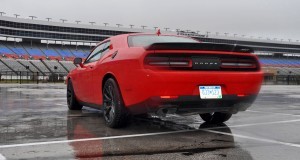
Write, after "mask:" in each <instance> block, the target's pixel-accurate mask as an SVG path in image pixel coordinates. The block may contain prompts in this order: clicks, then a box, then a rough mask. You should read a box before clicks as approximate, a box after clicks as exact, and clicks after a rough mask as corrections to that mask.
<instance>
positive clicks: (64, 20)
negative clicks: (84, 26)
mask: <svg viewBox="0 0 300 160" xmlns="http://www.w3.org/2000/svg"><path fill="white" fill-rule="evenodd" d="M60 20H61V21H62V23H65V22H66V21H68V20H66V19H60Z"/></svg>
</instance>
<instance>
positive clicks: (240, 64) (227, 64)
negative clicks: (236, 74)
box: [221, 59, 258, 69]
mask: <svg viewBox="0 0 300 160" xmlns="http://www.w3.org/2000/svg"><path fill="white" fill-rule="evenodd" d="M257 67H258V66H257V62H256V61H255V60H250V59H249V60H241V59H223V60H221V68H224V69H226V68H232V69H234V68H245V69H247V68H248V69H255V68H257Z"/></svg>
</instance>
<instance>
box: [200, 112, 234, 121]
mask: <svg viewBox="0 0 300 160" xmlns="http://www.w3.org/2000/svg"><path fill="white" fill-rule="evenodd" d="M231 116H232V114H231V113H223V112H214V113H204V114H200V117H201V118H202V119H203V120H204V121H205V122H208V123H213V124H219V123H223V122H226V121H228V120H229V119H230V117H231Z"/></svg>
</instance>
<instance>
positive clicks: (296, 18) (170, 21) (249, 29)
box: [0, 0, 300, 40]
mask: <svg viewBox="0 0 300 160" xmlns="http://www.w3.org/2000/svg"><path fill="white" fill-rule="evenodd" d="M0 11H3V12H6V16H13V14H15V13H17V14H20V15H21V17H22V18H25V17H28V16H30V15H34V16H37V17H38V19H42V20H45V18H46V17H51V18H53V20H54V21H59V19H60V18H64V19H67V20H68V22H74V21H75V20H81V21H82V22H84V23H88V22H91V21H94V22H96V24H99V25H103V23H104V22H107V23H109V24H110V26H115V24H116V23H120V24H123V25H124V26H128V27H129V24H134V25H135V27H139V28H140V26H141V25H145V26H148V28H153V27H154V26H158V27H160V28H161V29H163V28H165V27H168V28H171V29H174V30H175V29H177V28H179V29H183V30H195V31H200V32H202V33H204V32H206V31H210V32H212V33H215V32H220V34H224V33H225V32H228V33H230V34H231V35H233V34H234V33H236V34H239V35H243V34H244V35H246V36H249V37H250V36H255V37H259V36H261V37H264V38H267V37H268V38H272V39H273V38H278V39H281V38H284V39H289V38H290V39H293V40H300V1H299V0H0Z"/></svg>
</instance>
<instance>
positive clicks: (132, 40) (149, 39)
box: [128, 35, 199, 47]
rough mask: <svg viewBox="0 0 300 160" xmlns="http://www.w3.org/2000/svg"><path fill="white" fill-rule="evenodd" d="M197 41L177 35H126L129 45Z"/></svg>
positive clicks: (138, 45)
mask: <svg viewBox="0 0 300 160" xmlns="http://www.w3.org/2000/svg"><path fill="white" fill-rule="evenodd" d="M168 42H170V43H175V42H177V43H178V42H183V43H199V41H197V40H194V39H191V38H185V37H177V36H157V35H137V36H129V37H128V45H129V47H147V46H150V45H151V44H153V43H168Z"/></svg>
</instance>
